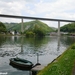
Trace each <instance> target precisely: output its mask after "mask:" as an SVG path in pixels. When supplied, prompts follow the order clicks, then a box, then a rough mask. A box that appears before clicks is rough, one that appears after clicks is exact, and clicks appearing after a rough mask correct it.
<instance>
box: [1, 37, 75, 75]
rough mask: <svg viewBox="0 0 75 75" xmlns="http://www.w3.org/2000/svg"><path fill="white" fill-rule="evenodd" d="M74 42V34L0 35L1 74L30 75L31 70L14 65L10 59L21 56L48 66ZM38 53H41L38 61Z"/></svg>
mask: <svg viewBox="0 0 75 75" xmlns="http://www.w3.org/2000/svg"><path fill="white" fill-rule="evenodd" d="M74 42H75V37H72V36H62V37H56V36H46V37H44V38H26V37H24V36H23V37H21V36H0V74H3V73H4V74H6V75H30V71H25V70H19V69H17V68H14V67H12V66H11V65H10V64H9V63H10V61H9V59H10V58H13V57H19V58H23V59H27V60H29V61H31V62H33V63H34V64H36V63H37V62H39V63H41V64H42V65H45V66H46V65H47V64H49V63H50V62H52V61H53V60H54V59H55V58H56V57H58V56H59V55H60V54H62V53H63V52H64V51H65V50H66V49H67V48H68V47H69V46H70V45H71V44H73V43H74ZM37 54H38V55H39V57H38V58H39V59H38V61H37Z"/></svg>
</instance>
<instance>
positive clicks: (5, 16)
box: [0, 14, 75, 36]
mask: <svg viewBox="0 0 75 75" xmlns="http://www.w3.org/2000/svg"><path fill="white" fill-rule="evenodd" d="M0 17H4V18H16V19H21V20H22V24H21V32H22V33H23V32H24V30H23V19H33V20H46V21H56V22H58V36H60V22H75V20H64V19H51V18H39V17H28V16H16V15H6V14H0Z"/></svg>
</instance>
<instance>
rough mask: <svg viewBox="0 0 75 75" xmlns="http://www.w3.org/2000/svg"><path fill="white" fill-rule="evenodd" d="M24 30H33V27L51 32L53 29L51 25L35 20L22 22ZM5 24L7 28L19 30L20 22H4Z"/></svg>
mask: <svg viewBox="0 0 75 75" xmlns="http://www.w3.org/2000/svg"><path fill="white" fill-rule="evenodd" d="M23 24H24V26H23V28H24V32H26V31H30V30H33V29H34V28H40V29H42V30H43V31H45V32H51V31H54V30H53V29H52V28H51V27H49V26H48V25H47V24H45V23H43V22H41V21H38V20H35V21H30V22H24V23H23ZM5 26H6V28H7V29H8V30H17V31H19V32H21V23H5Z"/></svg>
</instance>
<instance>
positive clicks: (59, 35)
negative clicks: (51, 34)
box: [58, 21, 60, 36]
mask: <svg viewBox="0 0 75 75" xmlns="http://www.w3.org/2000/svg"><path fill="white" fill-rule="evenodd" d="M58 36H60V21H58Z"/></svg>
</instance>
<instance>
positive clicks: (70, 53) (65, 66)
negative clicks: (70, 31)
mask: <svg viewBox="0 0 75 75" xmlns="http://www.w3.org/2000/svg"><path fill="white" fill-rule="evenodd" d="M74 66H75V44H73V45H72V46H70V47H69V48H68V49H67V50H66V51H65V52H64V53H63V54H62V55H61V56H59V57H58V58H56V59H55V60H54V61H53V62H52V63H50V64H48V65H47V67H45V68H44V69H43V70H42V71H40V72H39V73H38V74H37V75H73V70H74Z"/></svg>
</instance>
